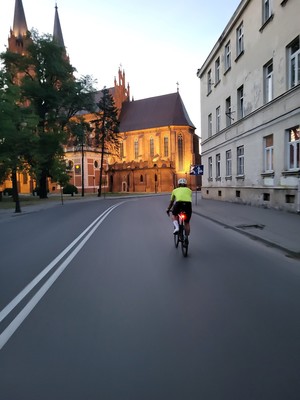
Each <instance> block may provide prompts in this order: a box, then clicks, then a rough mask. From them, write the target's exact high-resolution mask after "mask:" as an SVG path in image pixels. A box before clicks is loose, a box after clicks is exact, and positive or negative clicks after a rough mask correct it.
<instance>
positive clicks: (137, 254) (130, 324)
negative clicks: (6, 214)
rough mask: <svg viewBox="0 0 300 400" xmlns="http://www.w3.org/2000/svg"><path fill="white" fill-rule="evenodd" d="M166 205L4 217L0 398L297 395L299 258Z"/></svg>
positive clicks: (85, 206) (97, 205) (151, 201)
mask: <svg viewBox="0 0 300 400" xmlns="http://www.w3.org/2000/svg"><path fill="white" fill-rule="evenodd" d="M167 204H168V198H167V197H164V196H159V197H153V198H150V197H149V198H142V199H129V200H122V199H115V200H100V201H99V200H98V201H89V202H83V203H76V202H74V203H72V204H67V205H64V206H56V207H54V208H50V209H48V210H44V211H40V212H36V213H28V214H26V215H21V216H16V217H13V218H11V220H10V221H2V222H1V224H0V230H1V245H0V246H1V266H0V310H2V311H0V321H1V322H0V393H1V394H0V398H1V400H99V399H101V400H160V399H163V400H169V399H170V400H177V399H178V400H199V399H201V400H223V399H224V400H225V399H226V400H227V399H228V400H268V399H270V400H271V399H272V400H277V399H278V400H294V399H295V400H296V399H297V400H299V398H300V373H299V371H300V322H299V307H300V268H299V267H300V263H299V261H297V260H293V259H290V258H288V257H286V256H285V255H284V254H282V253H280V252H279V251H278V250H276V249H273V248H268V247H266V246H265V245H264V244H261V243H259V242H256V241H253V240H251V239H249V238H247V237H245V236H243V235H240V234H239V233H237V232H235V231H232V230H229V229H225V228H223V227H221V226H220V225H218V224H215V223H213V222H211V221H208V220H206V219H203V218H201V217H199V216H197V215H194V216H193V218H192V231H191V238H190V252H189V256H188V257H187V258H183V257H182V255H181V252H180V249H177V250H176V249H175V248H174V245H173V237H172V226H171V222H170V220H169V219H168V217H167V216H166V214H165V209H166V206H167Z"/></svg>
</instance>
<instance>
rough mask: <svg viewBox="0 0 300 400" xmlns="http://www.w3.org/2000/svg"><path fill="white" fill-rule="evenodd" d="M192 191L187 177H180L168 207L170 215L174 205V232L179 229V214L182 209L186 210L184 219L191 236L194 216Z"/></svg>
mask: <svg viewBox="0 0 300 400" xmlns="http://www.w3.org/2000/svg"><path fill="white" fill-rule="evenodd" d="M192 193H193V192H192V191H191V189H189V188H188V187H187V181H186V179H184V178H180V179H178V187H177V188H176V189H174V190H173V192H172V194H171V201H170V204H169V207H168V208H167V214H168V215H169V212H170V210H171V208H172V206H173V209H172V214H173V215H172V219H173V225H174V232H173V233H174V234H176V233H177V232H178V231H179V225H178V214H179V213H180V212H181V211H184V212H185V214H186V217H187V218H186V220H185V221H184V222H185V232H186V235H187V236H189V234H190V219H191V216H192ZM174 203H175V204H174Z"/></svg>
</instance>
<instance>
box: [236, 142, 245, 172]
mask: <svg viewBox="0 0 300 400" xmlns="http://www.w3.org/2000/svg"><path fill="white" fill-rule="evenodd" d="M244 173H245V169H244V146H239V147H238V148H237V175H244Z"/></svg>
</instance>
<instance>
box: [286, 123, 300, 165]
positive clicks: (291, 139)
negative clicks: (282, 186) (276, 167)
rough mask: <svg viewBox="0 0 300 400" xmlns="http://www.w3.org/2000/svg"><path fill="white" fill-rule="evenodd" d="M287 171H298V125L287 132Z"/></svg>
mask: <svg viewBox="0 0 300 400" xmlns="http://www.w3.org/2000/svg"><path fill="white" fill-rule="evenodd" d="M287 137H288V160H287V161H288V170H299V169H300V125H298V126H294V127H293V128H290V129H288V130H287Z"/></svg>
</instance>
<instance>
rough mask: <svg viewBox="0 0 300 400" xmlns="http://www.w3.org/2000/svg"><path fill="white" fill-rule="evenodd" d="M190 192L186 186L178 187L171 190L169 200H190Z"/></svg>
mask: <svg viewBox="0 0 300 400" xmlns="http://www.w3.org/2000/svg"><path fill="white" fill-rule="evenodd" d="M192 193H193V192H192V191H191V189H190V188H188V187H178V188H176V189H174V190H173V192H172V194H171V200H175V201H186V202H192Z"/></svg>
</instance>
